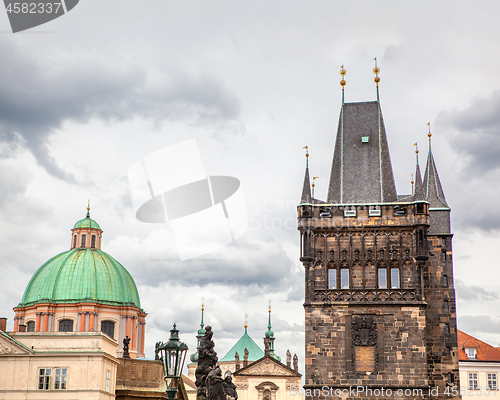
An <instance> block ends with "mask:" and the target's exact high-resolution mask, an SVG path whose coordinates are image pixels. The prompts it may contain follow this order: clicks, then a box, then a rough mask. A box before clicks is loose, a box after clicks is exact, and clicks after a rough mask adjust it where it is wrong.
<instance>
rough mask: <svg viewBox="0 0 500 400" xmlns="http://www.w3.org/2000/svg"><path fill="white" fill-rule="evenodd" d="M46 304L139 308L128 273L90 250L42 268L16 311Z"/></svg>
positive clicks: (56, 259)
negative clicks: (83, 303) (37, 304)
mask: <svg viewBox="0 0 500 400" xmlns="http://www.w3.org/2000/svg"><path fill="white" fill-rule="evenodd" d="M86 219H87V218H85V219H84V220H82V221H85V220H86ZM88 220H90V221H92V224H94V223H95V224H96V225H97V223H96V222H95V221H93V220H91V219H90V218H88ZM82 221H79V222H77V223H76V225H75V228H76V227H81V226H78V225H79V224H80V222H82ZM92 227H93V228H94V227H96V226H94V225H92ZM97 228H99V225H97ZM99 229H100V228H99ZM46 302H50V303H80V302H97V303H101V304H112V305H127V306H136V307H139V308H140V307H141V303H140V300H139V293H138V292H137V287H136V286H135V283H134V280H133V279H132V276H131V275H130V274H129V273H128V271H127V270H126V269H125V268H124V267H123V266H122V265H121V264H120V263H119V262H118V261H116V260H115V259H114V258H113V257H111V256H110V255H109V254H107V253H105V252H104V251H102V250H99V249H93V248H75V249H72V250H68V251H65V252H64V253H61V254H58V255H57V256H55V257H52V258H51V259H50V260H49V261H47V262H46V263H45V264H43V265H42V266H41V267H40V268H38V270H37V271H36V272H35V274H34V275H33V277H32V278H31V280H30V281H29V283H28V286H27V287H26V290H25V292H24V296H23V299H22V301H21V303H20V304H19V306H18V307H26V306H30V305H33V304H36V303H46Z"/></svg>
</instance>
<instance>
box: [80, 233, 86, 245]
mask: <svg viewBox="0 0 500 400" xmlns="http://www.w3.org/2000/svg"><path fill="white" fill-rule="evenodd" d="M86 239H87V235H82V242H81V245H80V247H85V242H86Z"/></svg>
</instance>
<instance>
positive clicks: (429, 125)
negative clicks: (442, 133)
mask: <svg viewBox="0 0 500 400" xmlns="http://www.w3.org/2000/svg"><path fill="white" fill-rule="evenodd" d="M427 126H428V127H429V133H428V134H427V136H428V137H429V141H430V140H431V137H432V133H431V123H430V122H427Z"/></svg>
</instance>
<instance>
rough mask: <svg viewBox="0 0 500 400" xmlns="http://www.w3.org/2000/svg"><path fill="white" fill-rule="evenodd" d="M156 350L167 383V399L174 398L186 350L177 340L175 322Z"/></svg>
mask: <svg viewBox="0 0 500 400" xmlns="http://www.w3.org/2000/svg"><path fill="white" fill-rule="evenodd" d="M158 350H159V351H160V353H161V357H160V360H161V362H162V364H163V375H164V379H165V382H166V383H167V395H168V399H169V400H174V399H175V395H176V393H177V385H178V384H179V380H180V378H181V374H182V368H183V367H184V361H185V359H186V354H187V351H188V347H187V345H186V343H182V342H181V341H180V340H179V330H177V329H175V324H174V329H172V330H171V331H170V340H169V341H168V342H167V343H162V344H161V345H160V347H159V348H158Z"/></svg>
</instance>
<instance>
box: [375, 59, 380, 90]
mask: <svg viewBox="0 0 500 400" xmlns="http://www.w3.org/2000/svg"><path fill="white" fill-rule="evenodd" d="M373 60H374V61H375V68H373V73H374V74H375V79H374V81H375V83H376V84H377V87H378V83H379V82H380V78H379V77H378V74H379V72H380V68H379V67H377V57H375V58H374V59H373Z"/></svg>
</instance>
